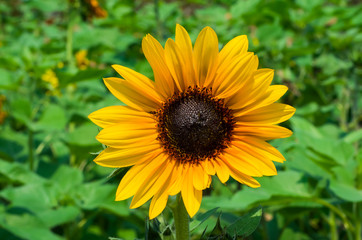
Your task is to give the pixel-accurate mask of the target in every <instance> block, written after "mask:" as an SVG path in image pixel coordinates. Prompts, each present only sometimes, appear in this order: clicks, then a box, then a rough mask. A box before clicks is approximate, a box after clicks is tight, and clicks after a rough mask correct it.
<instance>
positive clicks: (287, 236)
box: [280, 228, 312, 240]
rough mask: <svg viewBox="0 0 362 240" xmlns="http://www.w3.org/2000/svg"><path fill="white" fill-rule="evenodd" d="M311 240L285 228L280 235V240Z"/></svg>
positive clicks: (302, 234) (304, 235)
mask: <svg viewBox="0 0 362 240" xmlns="http://www.w3.org/2000/svg"><path fill="white" fill-rule="evenodd" d="M291 239H293V240H311V239H312V238H310V237H308V236H307V235H306V234H304V233H302V232H295V231H293V230H292V229H290V228H286V229H285V230H284V231H283V233H282V235H281V236H280V240H291Z"/></svg>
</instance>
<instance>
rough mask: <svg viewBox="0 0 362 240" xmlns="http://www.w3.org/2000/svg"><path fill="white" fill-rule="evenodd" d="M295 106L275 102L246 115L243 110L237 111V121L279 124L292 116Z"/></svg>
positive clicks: (250, 123)
mask: <svg viewBox="0 0 362 240" xmlns="http://www.w3.org/2000/svg"><path fill="white" fill-rule="evenodd" d="M294 112H295V108H294V107H292V106H289V105H286V104H282V103H273V104H270V105H268V106H265V107H261V108H258V109H255V110H253V111H251V112H249V113H247V114H245V115H243V112H239V113H235V116H236V121H238V122H240V123H241V124H245V125H260V124H277V123H281V122H284V121H286V120H288V119H289V118H291V117H292V116H293V114H294Z"/></svg>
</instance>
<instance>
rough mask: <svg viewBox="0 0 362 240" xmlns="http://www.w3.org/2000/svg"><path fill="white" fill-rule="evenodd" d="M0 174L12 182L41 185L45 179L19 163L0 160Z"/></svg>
mask: <svg viewBox="0 0 362 240" xmlns="http://www.w3.org/2000/svg"><path fill="white" fill-rule="evenodd" d="M0 173H1V174H3V175H5V176H6V177H8V178H9V179H11V180H12V181H14V182H21V183H41V182H44V181H45V179H44V178H42V177H40V176H38V175H37V174H35V173H34V172H32V171H30V170H29V169H28V168H27V167H26V166H25V165H23V164H20V163H15V162H14V163H9V162H6V161H3V160H1V159H0Z"/></svg>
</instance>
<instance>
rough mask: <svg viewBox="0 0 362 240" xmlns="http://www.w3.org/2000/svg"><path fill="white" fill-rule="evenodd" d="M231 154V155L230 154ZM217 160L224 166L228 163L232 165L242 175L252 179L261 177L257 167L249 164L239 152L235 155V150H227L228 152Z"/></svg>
mask: <svg viewBox="0 0 362 240" xmlns="http://www.w3.org/2000/svg"><path fill="white" fill-rule="evenodd" d="M231 152H232V153H233V154H231ZM219 158H220V159H221V160H222V161H223V162H224V163H225V164H226V163H228V164H230V165H232V166H233V167H234V168H235V169H238V170H239V171H240V172H242V173H243V174H246V175H250V176H254V177H261V176H263V174H262V173H261V171H260V170H259V169H258V168H257V167H255V165H254V164H252V163H250V162H249V161H248V159H247V158H246V156H245V155H244V156H243V155H242V153H240V152H239V155H237V151H235V149H228V151H227V152H225V153H224V154H223V155H222V156H219Z"/></svg>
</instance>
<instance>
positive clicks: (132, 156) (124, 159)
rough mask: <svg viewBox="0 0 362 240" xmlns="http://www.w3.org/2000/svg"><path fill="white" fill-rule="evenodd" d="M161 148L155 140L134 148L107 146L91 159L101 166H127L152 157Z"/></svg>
mask: <svg viewBox="0 0 362 240" xmlns="http://www.w3.org/2000/svg"><path fill="white" fill-rule="evenodd" d="M161 149H162V148H161V146H160V144H159V143H158V142H156V141H155V142H153V143H151V144H150V145H146V146H145V145H143V146H139V147H135V148H127V149H120V148H111V147H108V148H106V149H105V150H103V151H102V152H101V153H100V154H99V155H98V156H97V157H96V158H95V159H94V160H93V161H94V162H96V163H97V164H98V165H100V166H103V167H113V168H121V167H128V166H132V165H135V164H140V163H142V162H143V161H146V160H148V159H152V158H153V157H154V155H155V154H156V153H157V154H158V153H160V152H161V151H162V150H161Z"/></svg>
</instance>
